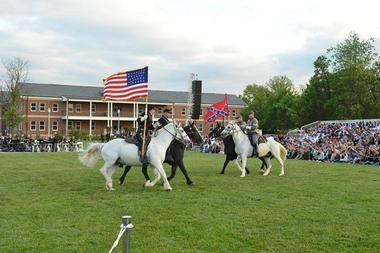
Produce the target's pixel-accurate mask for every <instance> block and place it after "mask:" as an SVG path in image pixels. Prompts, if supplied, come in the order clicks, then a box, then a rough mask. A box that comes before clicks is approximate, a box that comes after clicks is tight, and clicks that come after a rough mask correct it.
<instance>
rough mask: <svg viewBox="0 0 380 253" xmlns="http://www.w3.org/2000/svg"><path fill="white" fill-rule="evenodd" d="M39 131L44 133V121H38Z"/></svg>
mask: <svg viewBox="0 0 380 253" xmlns="http://www.w3.org/2000/svg"><path fill="white" fill-rule="evenodd" d="M40 131H45V121H40Z"/></svg>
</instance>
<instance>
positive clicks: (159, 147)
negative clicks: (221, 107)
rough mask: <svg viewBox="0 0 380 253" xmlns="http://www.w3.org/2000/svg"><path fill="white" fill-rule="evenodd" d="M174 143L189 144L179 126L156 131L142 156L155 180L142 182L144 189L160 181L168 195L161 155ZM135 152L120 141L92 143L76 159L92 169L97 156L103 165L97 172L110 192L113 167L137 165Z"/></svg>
mask: <svg viewBox="0 0 380 253" xmlns="http://www.w3.org/2000/svg"><path fill="white" fill-rule="evenodd" d="M174 139H177V140H179V141H181V142H190V139H189V137H188V136H187V134H186V132H185V131H184V130H183V128H182V127H181V126H179V125H178V126H177V125H175V124H174V123H169V124H167V125H166V126H164V127H163V128H161V129H159V130H157V132H156V133H155V135H154V136H152V138H151V141H150V143H149V145H148V148H147V151H146V155H147V158H148V161H149V163H150V165H151V166H153V167H154V174H155V179H154V180H153V181H152V182H151V181H150V180H148V181H146V182H145V186H146V187H152V186H154V185H155V184H156V183H157V182H158V181H159V180H160V178H161V176H162V178H163V180H164V189H165V190H169V191H171V190H172V188H171V187H170V184H169V182H168V180H167V177H166V173H165V170H164V168H163V167H162V163H163V162H164V160H165V153H166V150H167V149H168V147H169V145H170V143H171V142H172V141H173V140H174ZM138 153H139V152H138V148H137V146H136V145H135V144H131V143H127V142H125V140H124V139H120V138H119V139H114V140H112V141H109V142H107V143H105V144H103V143H93V144H91V145H90V146H89V147H88V148H87V149H86V150H85V151H84V152H83V153H82V154H81V155H80V156H79V160H80V161H81V162H82V163H83V164H84V165H85V166H87V167H93V166H94V165H95V164H96V163H97V162H98V160H99V155H100V154H101V156H102V158H103V160H104V161H105V163H104V165H103V167H102V168H101V169H100V172H101V173H102V174H103V176H104V178H105V180H106V189H107V190H113V188H112V175H113V173H114V172H115V170H116V167H117V165H119V164H124V165H129V166H136V165H140V166H141V162H140V159H139V154H138Z"/></svg>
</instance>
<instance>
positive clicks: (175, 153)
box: [119, 122, 202, 185]
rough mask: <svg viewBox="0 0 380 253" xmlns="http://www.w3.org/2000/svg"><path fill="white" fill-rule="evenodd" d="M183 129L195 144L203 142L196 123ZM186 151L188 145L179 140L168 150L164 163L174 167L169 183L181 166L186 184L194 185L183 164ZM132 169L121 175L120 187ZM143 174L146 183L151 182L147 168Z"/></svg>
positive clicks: (128, 168) (128, 167) (127, 169)
mask: <svg viewBox="0 0 380 253" xmlns="http://www.w3.org/2000/svg"><path fill="white" fill-rule="evenodd" d="M183 129H184V130H185V132H186V134H187V135H188V136H189V138H190V139H191V140H192V141H193V142H195V143H198V144H200V143H201V142H202V137H201V136H200V134H199V132H198V129H197V127H196V126H195V125H194V122H193V123H192V124H190V125H187V126H185V127H184V128H183ZM185 149H186V145H185V144H184V143H182V142H180V141H178V140H173V141H172V143H171V144H170V146H169V148H168V150H167V151H166V156H165V161H164V163H167V164H169V165H170V166H172V168H171V174H170V176H169V177H168V180H169V181H170V180H171V179H173V178H174V177H175V175H176V172H177V167H178V166H179V168H180V170H181V171H182V173H183V175H184V176H185V178H186V183H187V184H188V185H192V184H193V181H192V180H191V179H190V177H189V174H188V173H187V170H186V168H185V165H184V163H183V157H184V153H185ZM130 169H131V166H125V169H124V172H123V175H121V177H120V179H119V182H120V185H122V184H123V183H124V180H125V177H126V175H127V173H128V172H129V170H130ZM142 173H143V174H144V177H145V180H146V181H148V180H150V178H149V175H148V171H147V169H146V168H143V169H142Z"/></svg>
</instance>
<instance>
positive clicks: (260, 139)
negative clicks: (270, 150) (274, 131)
mask: <svg viewBox="0 0 380 253" xmlns="http://www.w3.org/2000/svg"><path fill="white" fill-rule="evenodd" d="M267 141H268V140H267V138H266V137H265V136H262V135H260V136H259V138H257V145H259V144H261V143H266V142H267Z"/></svg>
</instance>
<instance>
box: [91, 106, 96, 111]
mask: <svg viewBox="0 0 380 253" xmlns="http://www.w3.org/2000/svg"><path fill="white" fill-rule="evenodd" d="M91 112H92V113H96V104H92V107H91Z"/></svg>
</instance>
